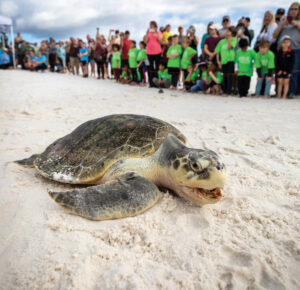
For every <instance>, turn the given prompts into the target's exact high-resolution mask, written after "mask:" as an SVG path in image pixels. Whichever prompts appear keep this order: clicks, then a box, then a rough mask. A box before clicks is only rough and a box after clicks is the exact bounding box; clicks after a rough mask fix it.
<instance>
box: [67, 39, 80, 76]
mask: <svg viewBox="0 0 300 290" xmlns="http://www.w3.org/2000/svg"><path fill="white" fill-rule="evenodd" d="M70 40H71V45H70V51H69V55H70V67H71V72H72V74H73V75H75V69H76V74H77V75H79V59H78V55H77V48H78V40H77V39H75V38H73V37H71V38H70Z"/></svg>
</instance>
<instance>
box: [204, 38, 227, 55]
mask: <svg viewBox="0 0 300 290" xmlns="http://www.w3.org/2000/svg"><path fill="white" fill-rule="evenodd" d="M222 39H223V37H221V36H217V37H212V36H210V37H208V38H206V39H205V42H204V44H207V49H208V50H209V51H210V52H214V51H215V48H216V46H217V44H218V42H219V41H220V40H222Z"/></svg>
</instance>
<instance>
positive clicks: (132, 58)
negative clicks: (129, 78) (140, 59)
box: [128, 47, 139, 68]
mask: <svg viewBox="0 0 300 290" xmlns="http://www.w3.org/2000/svg"><path fill="white" fill-rule="evenodd" d="M138 53H139V50H138V49H137V48H136V47H134V48H131V49H129V51H128V56H129V58H128V62H129V67H130V68H136V67H137V55H138Z"/></svg>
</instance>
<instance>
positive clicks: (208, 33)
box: [200, 21, 214, 54]
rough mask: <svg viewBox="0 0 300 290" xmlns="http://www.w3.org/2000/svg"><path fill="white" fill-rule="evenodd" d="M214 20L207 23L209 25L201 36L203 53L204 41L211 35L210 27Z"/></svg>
mask: <svg viewBox="0 0 300 290" xmlns="http://www.w3.org/2000/svg"><path fill="white" fill-rule="evenodd" d="M213 24H214V22H213V21H210V22H208V24H207V27H206V33H204V34H203V36H202V38H201V44H200V47H201V50H202V54H204V43H205V40H206V38H208V37H210V36H211V35H210V31H209V28H210V26H211V25H213Z"/></svg>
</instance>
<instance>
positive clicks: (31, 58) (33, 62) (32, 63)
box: [25, 50, 36, 71]
mask: <svg viewBox="0 0 300 290" xmlns="http://www.w3.org/2000/svg"><path fill="white" fill-rule="evenodd" d="M35 66H36V56H35V54H34V51H33V50H31V51H30V52H29V57H28V59H27V62H26V63H25V67H26V68H27V69H29V70H31V71H33V70H34V68H35Z"/></svg>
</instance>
